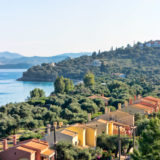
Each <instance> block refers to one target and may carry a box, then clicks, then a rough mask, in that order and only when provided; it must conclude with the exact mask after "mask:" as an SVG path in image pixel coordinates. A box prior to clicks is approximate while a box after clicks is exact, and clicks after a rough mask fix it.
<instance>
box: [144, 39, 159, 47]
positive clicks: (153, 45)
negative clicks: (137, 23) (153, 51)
mask: <svg viewBox="0 0 160 160" xmlns="http://www.w3.org/2000/svg"><path fill="white" fill-rule="evenodd" d="M144 45H145V46H146V47H155V48H159V47H160V40H156V41H149V42H146V43H145V44H144Z"/></svg>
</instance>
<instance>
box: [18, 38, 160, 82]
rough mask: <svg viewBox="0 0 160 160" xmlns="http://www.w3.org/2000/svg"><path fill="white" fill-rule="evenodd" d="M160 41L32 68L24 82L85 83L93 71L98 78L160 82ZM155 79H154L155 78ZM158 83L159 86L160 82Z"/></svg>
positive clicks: (22, 79)
mask: <svg viewBox="0 0 160 160" xmlns="http://www.w3.org/2000/svg"><path fill="white" fill-rule="evenodd" d="M159 44H160V43H159V41H149V42H145V43H140V42H138V43H137V44H135V45H134V46H130V45H127V47H121V48H117V49H115V50H113V49H111V50H110V51H105V52H99V53H96V52H93V53H92V55H91V56H87V55H85V56H81V57H78V58H74V59H72V58H68V59H65V60H63V61H61V62H58V63H56V64H55V65H54V66H53V65H52V64H51V63H43V64H41V65H36V66H33V67H31V68H29V69H28V70H27V71H26V72H24V73H23V77H22V78H20V79H19V80H21V81H54V80H55V79H56V77H57V76H64V77H67V78H71V79H78V80H80V79H83V77H84V75H85V74H86V73H87V72H88V71H91V72H93V73H94V74H95V75H96V76H103V75H105V76H110V77H115V76H120V75H123V76H120V77H121V78H124V77H126V78H127V77H133V78H135V77H134V76H137V77H140V76H141V77H143V76H145V77H146V76H147V77H148V78H153V79H155V81H158V80H159V79H160V76H159V73H160V68H159V64H160V46H159ZM153 74H154V75H155V76H154V77H152V75H153ZM157 83H158V82H157Z"/></svg>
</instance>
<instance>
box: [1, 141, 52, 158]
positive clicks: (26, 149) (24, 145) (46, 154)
mask: <svg viewBox="0 0 160 160" xmlns="http://www.w3.org/2000/svg"><path fill="white" fill-rule="evenodd" d="M14 141H15V139H14ZM54 155H55V151H54V150H52V149H49V145H48V143H47V142H46V141H42V140H38V139H30V140H26V141H23V142H20V143H18V144H15V145H14V147H11V148H8V144H7V139H5V140H4V142H3V151H2V152H0V159H2V160H54Z"/></svg>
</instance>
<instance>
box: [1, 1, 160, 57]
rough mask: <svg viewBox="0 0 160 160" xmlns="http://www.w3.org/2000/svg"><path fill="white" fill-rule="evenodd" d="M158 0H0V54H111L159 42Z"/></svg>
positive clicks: (159, 15) (159, 13)
mask: <svg viewBox="0 0 160 160" xmlns="http://www.w3.org/2000/svg"><path fill="white" fill-rule="evenodd" d="M159 6H160V0H0V52H1V51H10V52H16V53H20V54H22V55H25V56H54V55H58V54H61V53H71V52H84V51H85V52H93V51H98V50H99V49H100V50H101V51H104V50H109V49H110V48H111V47H113V48H115V47H121V46H126V45H127V44H133V43H134V42H137V41H140V42H144V41H149V40H151V39H152V40H156V39H160V9H159Z"/></svg>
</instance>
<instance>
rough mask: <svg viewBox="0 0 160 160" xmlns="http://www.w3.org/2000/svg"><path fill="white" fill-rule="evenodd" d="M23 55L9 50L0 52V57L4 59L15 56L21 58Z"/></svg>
mask: <svg viewBox="0 0 160 160" xmlns="http://www.w3.org/2000/svg"><path fill="white" fill-rule="evenodd" d="M21 57H23V56H22V55H20V54H18V53H11V52H7V51H6V52H0V58H5V59H15V58H21Z"/></svg>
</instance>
